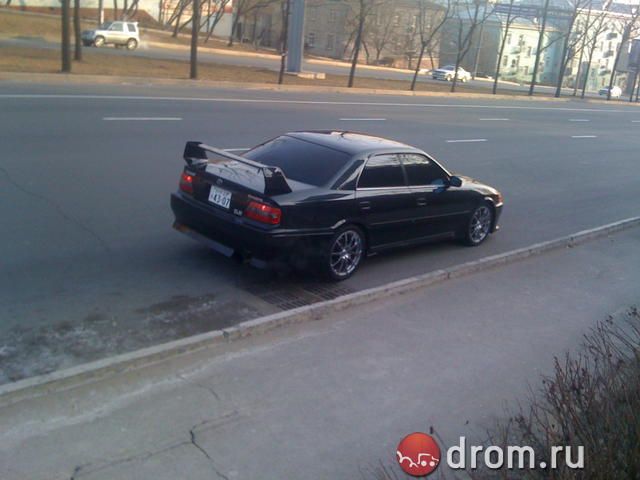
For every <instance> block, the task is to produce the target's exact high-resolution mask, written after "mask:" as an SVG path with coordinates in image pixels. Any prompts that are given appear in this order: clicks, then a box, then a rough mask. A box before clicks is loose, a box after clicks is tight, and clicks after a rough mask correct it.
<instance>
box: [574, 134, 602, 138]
mask: <svg viewBox="0 0 640 480" xmlns="http://www.w3.org/2000/svg"><path fill="white" fill-rule="evenodd" d="M571 138H598V136H597V135H571Z"/></svg>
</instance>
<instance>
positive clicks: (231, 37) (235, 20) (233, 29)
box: [227, 11, 240, 47]
mask: <svg viewBox="0 0 640 480" xmlns="http://www.w3.org/2000/svg"><path fill="white" fill-rule="evenodd" d="M239 21H240V11H236V15H235V17H233V22H232V23H231V34H230V35H229V42H228V43H227V47H233V40H234V35H235V34H236V30H237V29H238V22H239Z"/></svg>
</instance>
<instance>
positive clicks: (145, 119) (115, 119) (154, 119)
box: [102, 117, 182, 122]
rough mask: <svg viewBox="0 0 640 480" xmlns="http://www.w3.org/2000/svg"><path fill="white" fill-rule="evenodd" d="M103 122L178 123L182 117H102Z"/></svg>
mask: <svg viewBox="0 0 640 480" xmlns="http://www.w3.org/2000/svg"><path fill="white" fill-rule="evenodd" d="M102 120H104V121H105V122H158V121H160V122H164V121H166V122H179V121H180V120H182V117H103V118H102Z"/></svg>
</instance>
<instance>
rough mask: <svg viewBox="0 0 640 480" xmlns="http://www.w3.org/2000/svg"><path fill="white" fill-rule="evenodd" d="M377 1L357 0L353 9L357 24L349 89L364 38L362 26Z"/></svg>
mask: <svg viewBox="0 0 640 480" xmlns="http://www.w3.org/2000/svg"><path fill="white" fill-rule="evenodd" d="M376 2H377V0H357V3H356V8H355V12H354V13H355V19H356V24H357V30H356V38H355V41H354V45H353V57H352V59H351V69H350V70H349V83H348V84H347V86H348V87H349V88H351V87H353V80H354V78H355V75H356V65H357V64H358V56H359V54H360V46H361V45H362V39H363V36H364V26H365V23H366V21H367V17H368V16H369V15H370V14H371V12H372V11H373V9H374V7H375V5H376Z"/></svg>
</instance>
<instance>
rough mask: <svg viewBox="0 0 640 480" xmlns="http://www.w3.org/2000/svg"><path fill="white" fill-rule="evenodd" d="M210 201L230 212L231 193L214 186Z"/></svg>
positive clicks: (210, 192)
mask: <svg viewBox="0 0 640 480" xmlns="http://www.w3.org/2000/svg"><path fill="white" fill-rule="evenodd" d="M209 201H210V202H211V203H215V204H216V205H219V206H221V207H222V208H226V209H227V210H228V209H229V205H231V192H228V191H227V190H223V189H222V188H218V187H214V186H212V187H211V190H209Z"/></svg>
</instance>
